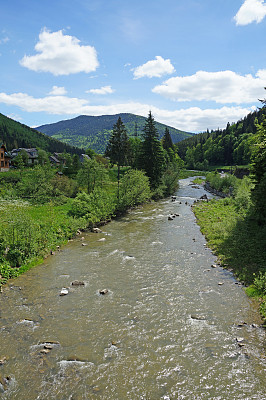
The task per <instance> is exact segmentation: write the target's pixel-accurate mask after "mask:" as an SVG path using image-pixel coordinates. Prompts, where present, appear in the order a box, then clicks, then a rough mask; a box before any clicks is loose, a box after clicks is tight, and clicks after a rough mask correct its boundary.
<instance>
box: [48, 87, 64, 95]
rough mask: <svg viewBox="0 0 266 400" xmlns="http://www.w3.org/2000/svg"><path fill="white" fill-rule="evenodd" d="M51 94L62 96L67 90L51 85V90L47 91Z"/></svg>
mask: <svg viewBox="0 0 266 400" xmlns="http://www.w3.org/2000/svg"><path fill="white" fill-rule="evenodd" d="M49 94H51V95H52V96H64V94H67V91H66V89H65V88H64V87H62V86H61V87H60V86H53V88H52V90H51V91H50V92H49Z"/></svg>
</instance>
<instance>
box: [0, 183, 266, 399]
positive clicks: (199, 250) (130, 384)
mask: <svg viewBox="0 0 266 400" xmlns="http://www.w3.org/2000/svg"><path fill="white" fill-rule="evenodd" d="M203 193H205V192H204V189H203V188H199V189H196V188H194V187H192V185H191V180H190V179H185V180H182V181H181V182H180V188H179V190H178V191H177V200H176V201H175V202H172V201H171V199H167V200H164V201H160V202H158V203H153V204H149V205H145V206H144V207H140V208H137V209H135V210H133V211H132V212H130V213H129V214H128V215H126V216H125V217H123V218H121V219H117V220H115V221H113V222H111V223H110V224H108V225H107V226H105V227H104V228H103V230H104V233H99V234H95V233H88V234H82V235H83V236H84V240H83V241H82V240H81V237H79V238H78V239H76V240H74V241H73V242H71V243H69V244H68V245H67V246H65V247H64V248H63V249H62V250H61V251H59V252H57V253H56V255H54V256H52V257H49V258H48V259H47V260H46V261H45V263H44V264H42V265H40V266H37V267H36V268H34V269H32V270H30V271H28V272H27V273H26V274H24V275H23V276H20V277H19V278H17V279H15V280H13V281H12V282H10V283H9V284H8V285H7V286H5V287H4V289H3V293H2V294H0V359H3V358H4V357H6V359H7V360H6V361H5V362H4V363H3V365H0V382H1V383H0V398H1V396H2V398H3V399H5V400H10V399H11V400H37V399H41V400H44V399H47V400H50V399H56V400H70V399H72V400H81V399H82V400H83V399H84V400H85V399H86V400H87V399H108V400H114V399H115V400H126V399H130V400H131V399H132V400H135V399H145V400H148V399H150V400H157V399H165V400H166V399H178V400H179V399H187V400H191V399H197V400H203V399H208V400H209V399H217V400H218V399H219V400H231V399H232V400H233V399H241V400H244V399H259V400H262V399H266V374H265V371H266V359H265V338H266V336H265V331H264V330H263V329H262V328H261V327H260V326H259V324H260V323H261V321H260V318H259V315H258V312H257V305H256V304H254V303H253V302H252V301H251V300H250V299H248V298H247V297H246V295H245V292H244V290H243V287H242V286H241V285H238V284H237V282H236V281H235V279H234V277H233V276H232V274H231V273H230V272H228V271H225V270H223V269H222V268H211V265H212V264H213V263H215V261H216V258H215V256H214V255H213V254H212V253H211V251H210V250H209V249H208V248H207V247H206V244H205V238H204V236H202V234H201V233H200V230H199V227H198V226H197V224H196V221H195V217H194V215H193V212H192V210H191V207H190V205H191V204H192V203H193V201H194V200H195V199H196V198H199V197H200V196H201V195H202V194H203ZM208 196H210V197H211V195H209V194H208ZM180 202H181V203H182V204H180ZM185 202H188V204H185ZM172 213H177V214H179V216H176V217H175V218H174V219H173V220H172V221H169V220H168V215H169V214H172ZM82 243H83V245H82ZM74 280H79V281H84V282H85V285H84V286H79V287H74V286H71V282H72V281H74ZM63 287H70V289H69V294H68V295H66V296H59V294H60V291H61V289H62V288H63ZM104 288H107V289H108V293H107V294H105V295H100V294H99V290H101V289H104ZM242 322H245V324H243V326H242ZM238 325H241V326H238ZM6 377H8V379H7V380H6V379H5V378H6Z"/></svg>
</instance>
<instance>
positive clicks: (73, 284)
mask: <svg viewBox="0 0 266 400" xmlns="http://www.w3.org/2000/svg"><path fill="white" fill-rule="evenodd" d="M71 285H72V286H84V285H85V282H83V281H73V282H71Z"/></svg>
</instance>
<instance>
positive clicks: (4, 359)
mask: <svg viewBox="0 0 266 400" xmlns="http://www.w3.org/2000/svg"><path fill="white" fill-rule="evenodd" d="M6 362H7V358H6V357H2V358H1V359H0V365H3V364H5V363H6Z"/></svg>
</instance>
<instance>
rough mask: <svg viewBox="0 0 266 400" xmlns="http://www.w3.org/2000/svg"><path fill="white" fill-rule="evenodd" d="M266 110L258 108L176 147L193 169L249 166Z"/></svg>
mask: <svg viewBox="0 0 266 400" xmlns="http://www.w3.org/2000/svg"><path fill="white" fill-rule="evenodd" d="M265 115H266V109H265V108H262V109H260V110H257V111H254V112H253V113H250V114H248V115H247V116H246V117H245V118H243V119H241V120H240V121H238V122H236V123H233V124H231V125H230V124H229V123H228V124H227V127H226V129H223V130H220V129H217V130H215V131H211V132H209V131H208V130H207V131H206V132H203V133H199V134H198V135H194V136H192V137H190V138H188V139H186V140H183V141H182V142H179V143H178V144H177V145H176V146H177V149H178V154H179V156H180V157H181V158H182V159H183V160H185V161H186V164H187V166H188V167H189V168H197V169H207V168H208V166H209V165H247V164H248V163H249V162H250V157H251V148H252V143H253V141H254V134H255V133H256V130H257V127H256V125H257V124H260V123H261V122H262V121H263V118H264V116H265Z"/></svg>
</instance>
